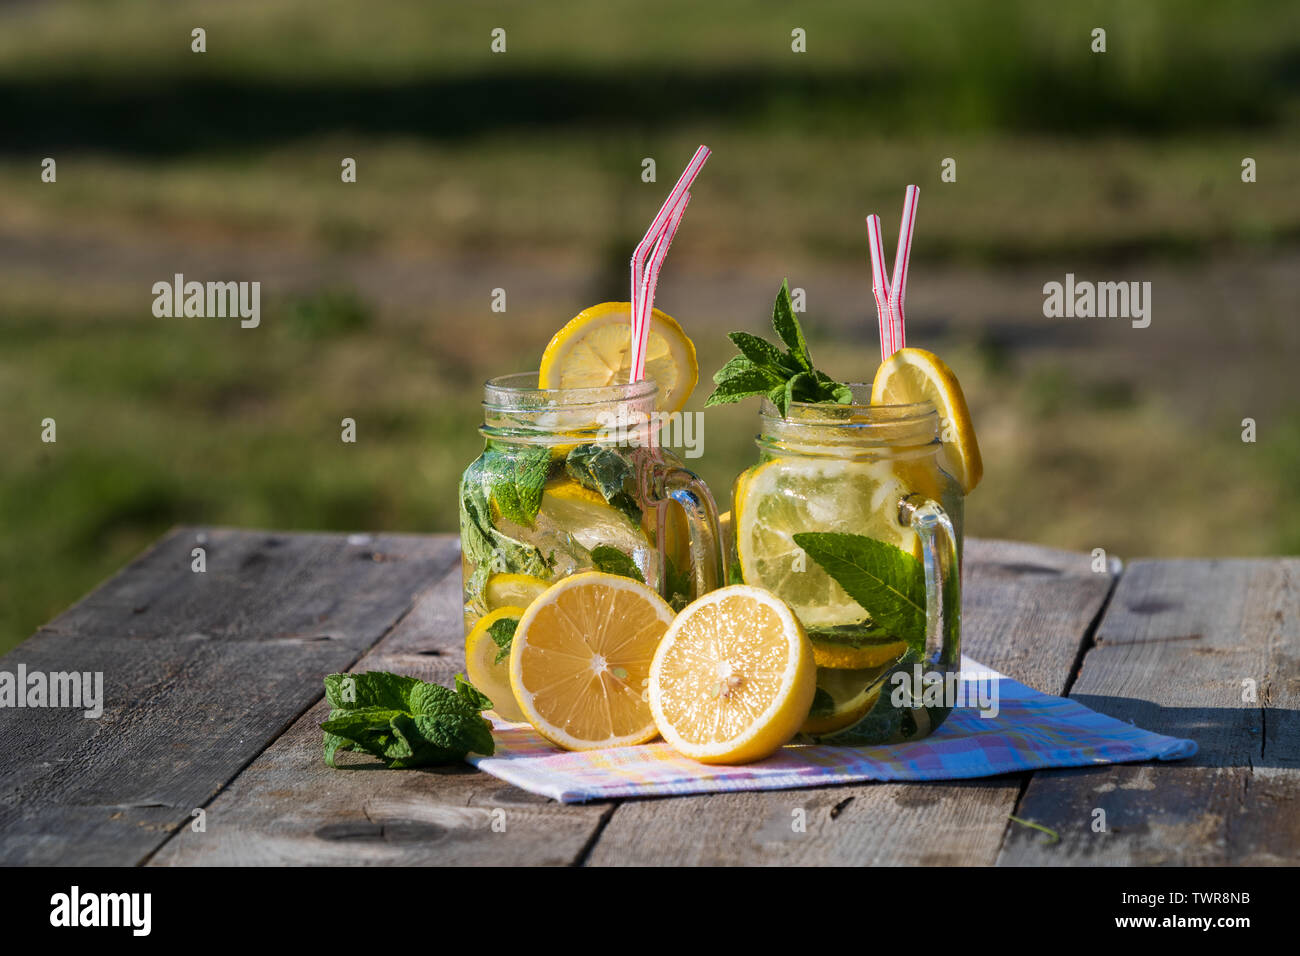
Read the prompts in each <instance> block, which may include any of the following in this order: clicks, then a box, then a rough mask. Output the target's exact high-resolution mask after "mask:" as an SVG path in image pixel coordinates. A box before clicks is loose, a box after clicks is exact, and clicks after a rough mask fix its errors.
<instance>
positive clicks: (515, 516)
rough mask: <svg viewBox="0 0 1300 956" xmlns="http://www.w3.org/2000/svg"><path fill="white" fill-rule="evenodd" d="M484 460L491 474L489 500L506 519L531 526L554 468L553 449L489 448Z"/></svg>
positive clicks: (531, 447) (529, 447)
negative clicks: (552, 467) (551, 467)
mask: <svg viewBox="0 0 1300 956" xmlns="http://www.w3.org/2000/svg"><path fill="white" fill-rule="evenodd" d="M484 457H485V459H486V461H487V466H486V467H487V470H488V473H489V477H488V497H489V498H490V499H491V501H493V502H494V503H495V504H496V506H497V510H499V511H500V512H501V515H502V516H503V517H504V518H506V519H508V520H510V521H513V522H514V523H515V524H517V525H522V526H524V527H531V526H532V524H533V519H534V518H536V517H537V509H538V508H540V507H541V504H542V489H543V488H544V487H545V485H546V475H547V472H548V471H549V470H550V466H551V452H550V450H549V449H547V448H542V447H536V446H527V447H523V448H512V449H510V450H509V451H508V452H507V451H502V450H500V449H497V448H489V449H488V450H487V451H486V452H485V453H484Z"/></svg>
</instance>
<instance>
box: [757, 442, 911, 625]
mask: <svg viewBox="0 0 1300 956" xmlns="http://www.w3.org/2000/svg"><path fill="white" fill-rule="evenodd" d="M909 490H910V489H909V488H907V487H906V485H904V483H903V482H902V481H901V480H900V479H899V477H898V475H897V474H895V472H894V469H893V467H892V465H891V464H890V462H888V461H876V462H868V461H849V460H844V459H830V458H826V459H818V458H793V457H791V458H774V459H772V460H771V461H769V462H767V463H765V464H763V465H760V466H759V467H758V468H756V469H754V470H752V471H750V472H749V473H748V474H747V475H746V476H742V478H741V479H740V480H738V481H737V484H736V495H737V497H736V502H735V511H734V518H733V519H732V520H733V525H734V534H735V538H736V555H737V557H738V559H739V560H740V570H741V574H742V575H743V577H744V579H745V583H746V584H754V585H758V586H759V587H764V588H767V589H768V590H769V591H772V592H773V593H775V594H776V595H777V596H779V597H780V598H782V599H784V600H785V601H787V602H789V604H790V606H791V607H793V608H794V611H795V613H796V614H798V615H799V620H800V621H802V622H803V624H804V625H805V626H806V627H810V628H816V627H830V626H835V625H844V624H852V623H855V622H858V621H865V620H866V619H867V610H866V609H865V608H863V607H862V606H861V605H859V604H858V603H857V602H856V601H854V600H853V598H851V597H849V596H848V594H847V593H846V592H845V591H844V589H843V588H842V587H840V586H839V584H837V583H836V582H835V581H834V579H832V578H831V576H830V575H828V574H827V573H826V572H825V571H824V570H822V567H821V565H819V564H817V562H816V561H814V560H813V559H812V558H810V557H808V555H807V554H805V553H804V551H803V549H802V548H800V547H799V546H798V545H797V544H795V543H794V535H795V534H797V533H799V532H801V531H852V532H853V533H855V534H862V535H867V536H868V537H871V538H875V539H876V540H878V541H884V542H885V543H887V544H892V545H894V546H896V547H899V548H902V549H903V550H904V551H906V552H907V553H908V554H911V555H913V556H915V557H918V558H919V557H920V556H921V550H920V548H921V543H920V539H919V538H918V537H917V535H916V532H914V531H912V530H911V529H910V528H905V527H903V526H902V525H900V524H899V523H898V502H899V500H900V499H901V498H904V497H906V496H907V494H908V492H909Z"/></svg>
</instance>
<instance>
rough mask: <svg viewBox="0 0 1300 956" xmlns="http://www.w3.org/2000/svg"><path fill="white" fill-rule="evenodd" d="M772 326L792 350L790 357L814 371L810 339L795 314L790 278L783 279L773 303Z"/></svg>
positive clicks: (803, 366) (801, 366)
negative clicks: (805, 335)
mask: <svg viewBox="0 0 1300 956" xmlns="http://www.w3.org/2000/svg"><path fill="white" fill-rule="evenodd" d="M772 328H773V329H775V330H776V334H777V335H779V336H781V341H782V342H784V343H785V347H786V348H788V349H789V350H790V357H791V358H793V359H794V360H795V362H797V363H798V364H799V367H800V368H802V369H804V370H805V371H808V372H811V371H812V367H813V365H812V356H811V355H809V354H808V341H807V340H806V339H805V338H804V336H803V327H802V326H801V325H799V320H798V319H797V318H796V317H795V314H794V303H793V302H791V301H790V280H789V279H782V280H781V291H779V292H778V293H777V294H776V301H775V302H774V303H772Z"/></svg>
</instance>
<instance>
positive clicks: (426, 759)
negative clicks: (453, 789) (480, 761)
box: [321, 671, 496, 769]
mask: <svg viewBox="0 0 1300 956" xmlns="http://www.w3.org/2000/svg"><path fill="white" fill-rule="evenodd" d="M325 697H326V699H327V700H328V701H329V702H330V707H331V708H332V709H331V710H330V715H329V719H328V720H326V721H325V722H324V723H323V724H321V729H322V730H323V731H324V732H325V762H326V763H327V764H329V765H330V766H331V767H334V766H336V764H335V763H334V756H335V755H336V754H337V753H338V752H339V751H341V750H363V751H365V752H366V753H369V754H373V755H374V756H376V757H378V758H379V759H381V760H383V761H384V762H385V763H386V764H388V766H389V767H390V768H392V769H404V768H408V767H427V766H434V765H437V764H446V763H455V762H457V761H460V760H463V759H464V758H465V755H466V754H467V753H469V752H470V751H474V752H475V753H481V754H488V755H489V756H490V755H491V754H492V753H493V752H494V750H495V749H496V746H495V744H494V743H493V741H492V725H491V724H490V723H489V722H488V720H487V719H486V718H485V717H483V716H481V711H484V710H488V709H489V708H490V707H491V706H492V701H490V700H488V699H487V697H485V696H484V695H483V694H482V693H480V692H479V691H478V690H477V689H476V688H475V687H474V685H473V684H471V683H470V682H469V681H467V680H465V679H464V678H463V677H462V676H461V675H459V674H457V675H456V689H455V690H450V689H448V688H446V687H443V686H442V685H441V684H430V683H426V682H425V681H422V680H420V679H419V678H416V677H406V676H403V675H401V674H389V673H387V672H384V671H369V672H368V673H365V674H330V675H329V676H328V677H326V678H325Z"/></svg>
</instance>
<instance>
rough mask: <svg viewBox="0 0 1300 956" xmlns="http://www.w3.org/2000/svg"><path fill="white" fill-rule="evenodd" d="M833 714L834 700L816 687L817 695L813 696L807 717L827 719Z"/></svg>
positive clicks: (827, 693)
mask: <svg viewBox="0 0 1300 956" xmlns="http://www.w3.org/2000/svg"><path fill="white" fill-rule="evenodd" d="M833 713H835V698H834V697H832V696H831V695H830V693H829V692H827V691H825V690H823V689H822V688H820V687H818V688H817V693H815V694H813V702H812V708H811V709H810V710H809V711H808V716H809V717H829V716H830V715H831V714H833Z"/></svg>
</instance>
